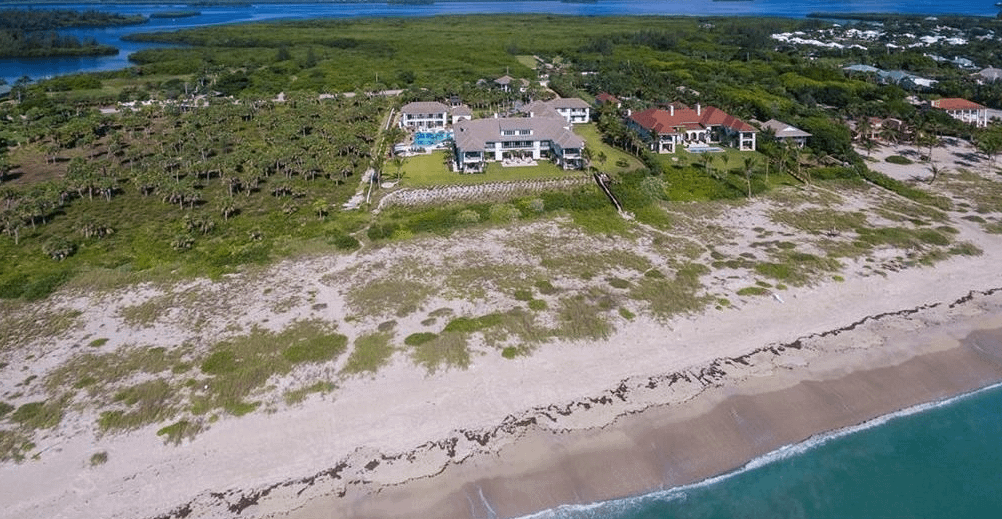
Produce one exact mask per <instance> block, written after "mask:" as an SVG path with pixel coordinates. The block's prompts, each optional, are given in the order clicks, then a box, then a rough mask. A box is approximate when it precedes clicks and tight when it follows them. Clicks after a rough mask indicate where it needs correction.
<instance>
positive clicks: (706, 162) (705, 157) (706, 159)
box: [699, 153, 713, 175]
mask: <svg viewBox="0 0 1002 519" xmlns="http://www.w3.org/2000/svg"><path fill="white" fill-rule="evenodd" d="M699 162H700V163H701V164H702V165H703V169H704V170H705V171H706V174H707V175H709V174H710V164H711V163H712V162H713V157H711V156H710V155H709V154H708V153H703V154H702V155H700V156H699Z"/></svg>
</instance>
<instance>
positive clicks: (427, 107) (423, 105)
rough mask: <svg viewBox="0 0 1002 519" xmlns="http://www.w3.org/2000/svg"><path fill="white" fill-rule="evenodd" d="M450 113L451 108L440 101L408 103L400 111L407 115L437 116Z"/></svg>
mask: <svg viewBox="0 0 1002 519" xmlns="http://www.w3.org/2000/svg"><path fill="white" fill-rule="evenodd" d="M448 111H449V107H448V106H445V105H444V104H442V103H439V102H438V101H417V102H414V103H407V104H405V105H404V107H403V108H401V109H400V112H401V113H405V114H437V113H442V112H448Z"/></svg>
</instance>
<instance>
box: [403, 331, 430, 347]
mask: <svg viewBox="0 0 1002 519" xmlns="http://www.w3.org/2000/svg"><path fill="white" fill-rule="evenodd" d="M436 337H438V335H437V334H434V333H431V332H418V333H412V334H410V335H408V336H407V337H406V338H404V344H406V345H408V346H420V345H422V344H424V343H426V342H429V341H431V340H434V339H435V338H436Z"/></svg>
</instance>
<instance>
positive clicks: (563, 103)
mask: <svg viewBox="0 0 1002 519" xmlns="http://www.w3.org/2000/svg"><path fill="white" fill-rule="evenodd" d="M549 105H550V106H552V107H553V108H590V107H591V105H589V104H588V103H586V102H584V101H583V100H581V99H579V98H577V97H558V98H557V99H554V100H552V101H550V102H549Z"/></svg>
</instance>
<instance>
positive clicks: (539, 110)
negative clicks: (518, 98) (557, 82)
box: [518, 101, 564, 119]
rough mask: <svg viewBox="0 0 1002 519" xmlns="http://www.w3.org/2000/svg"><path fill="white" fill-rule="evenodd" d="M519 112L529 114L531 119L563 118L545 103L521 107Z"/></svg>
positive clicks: (539, 102) (540, 102)
mask: <svg viewBox="0 0 1002 519" xmlns="http://www.w3.org/2000/svg"><path fill="white" fill-rule="evenodd" d="M518 111H519V112H522V113H526V114H530V115H531V116H532V117H559V118H561V119H563V118H564V116H562V115H560V114H559V113H557V111H556V110H554V108H553V106H551V105H550V104H549V103H547V102H546V101H533V102H532V103H530V104H529V105H528V106H523V107H521V108H519V110H518Z"/></svg>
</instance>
